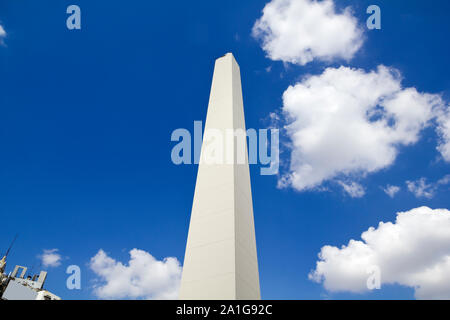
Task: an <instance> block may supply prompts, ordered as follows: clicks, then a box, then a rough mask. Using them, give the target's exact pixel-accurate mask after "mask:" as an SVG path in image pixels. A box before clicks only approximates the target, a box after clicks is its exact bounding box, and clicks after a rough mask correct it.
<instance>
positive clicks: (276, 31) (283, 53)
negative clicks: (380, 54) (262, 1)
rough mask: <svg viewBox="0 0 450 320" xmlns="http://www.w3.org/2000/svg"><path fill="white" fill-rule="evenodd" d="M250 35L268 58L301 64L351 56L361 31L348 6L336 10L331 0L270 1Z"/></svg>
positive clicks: (360, 40) (361, 39)
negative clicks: (257, 40)
mask: <svg viewBox="0 0 450 320" xmlns="http://www.w3.org/2000/svg"><path fill="white" fill-rule="evenodd" d="M252 34H253V36H254V37H255V38H257V39H259V40H260V41H261V42H262V48H263V50H264V51H265V52H266V54H267V56H268V57H269V58H270V59H272V60H281V61H283V62H290V63H294V64H299V65H305V64H307V63H308V62H311V61H313V60H314V59H318V60H324V61H330V60H333V59H336V58H341V59H346V60H349V59H351V58H352V57H353V56H354V55H355V53H356V52H357V51H358V50H359V48H360V47H361V45H362V43H363V32H362V29H361V28H360V27H359V26H358V21H357V19H356V18H355V17H354V16H353V15H352V12H351V10H350V8H347V9H345V10H343V11H342V12H337V10H336V8H335V5H334V2H333V1H332V0H323V1H315V0H272V1H271V2H270V3H268V4H267V5H266V6H265V7H264V9H263V14H262V17H261V18H260V19H259V20H257V21H256V23H255V25H254V26H253V30H252Z"/></svg>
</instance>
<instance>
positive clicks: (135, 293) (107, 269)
mask: <svg viewBox="0 0 450 320" xmlns="http://www.w3.org/2000/svg"><path fill="white" fill-rule="evenodd" d="M130 257H131V259H130V261H129V262H128V264H127V265H124V264H122V263H121V262H120V261H116V260H114V259H113V258H110V257H109V256H108V255H107V254H106V253H105V252H104V251H103V250H99V251H98V253H97V254H96V255H95V256H94V257H92V258H91V261H90V268H91V269H92V270H93V271H94V272H95V274H96V275H97V276H98V277H99V282H100V284H98V285H96V286H95V288H94V293H95V294H96V295H97V296H98V297H99V298H101V299H124V298H132V299H177V297H178V288H179V284H180V279H181V270H182V268H181V266H180V263H179V262H178V260H177V259H176V258H172V257H170V258H165V259H164V260H162V261H158V260H156V259H155V258H154V257H153V256H152V255H151V254H150V253H148V252H146V251H143V250H139V249H133V250H131V251H130Z"/></svg>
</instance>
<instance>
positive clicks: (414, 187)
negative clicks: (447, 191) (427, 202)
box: [406, 178, 436, 199]
mask: <svg viewBox="0 0 450 320" xmlns="http://www.w3.org/2000/svg"><path fill="white" fill-rule="evenodd" d="M406 186H407V187H408V190H409V191H410V192H412V193H413V194H414V195H415V196H416V197H417V198H428V199H431V198H433V196H434V192H435V191H436V187H435V186H434V185H432V184H428V183H427V179H426V178H420V179H419V180H416V181H406Z"/></svg>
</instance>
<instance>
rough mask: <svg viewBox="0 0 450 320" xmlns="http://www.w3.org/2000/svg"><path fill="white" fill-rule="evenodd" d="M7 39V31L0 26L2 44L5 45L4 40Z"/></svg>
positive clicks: (0, 41)
mask: <svg viewBox="0 0 450 320" xmlns="http://www.w3.org/2000/svg"><path fill="white" fill-rule="evenodd" d="M5 37H6V31H5V29H4V28H3V26H2V25H0V44H3V39H4V38H5Z"/></svg>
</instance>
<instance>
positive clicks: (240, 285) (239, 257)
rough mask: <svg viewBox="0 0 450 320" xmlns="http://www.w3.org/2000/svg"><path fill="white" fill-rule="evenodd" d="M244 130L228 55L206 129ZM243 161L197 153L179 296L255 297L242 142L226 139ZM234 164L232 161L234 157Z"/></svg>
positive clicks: (217, 73) (236, 77) (218, 72)
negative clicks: (207, 159) (210, 159)
mask: <svg viewBox="0 0 450 320" xmlns="http://www.w3.org/2000/svg"><path fill="white" fill-rule="evenodd" d="M210 129H213V130H216V131H217V130H220V131H221V132H224V131H226V130H230V129H232V130H236V129H238V130H239V129H241V130H244V131H245V119H244V106H243V101H242V89H241V76H240V71H239V65H238V64H237V62H236V60H235V59H234V57H233V55H232V54H231V53H227V54H226V55H225V56H223V57H221V58H219V59H217V60H216V64H215V67H214V76H213V81H212V86H211V94H210V98H209V106H208V114H207V117H206V125H205V135H206V132H208V130H210ZM231 143H232V147H233V150H234V154H233V157H236V152H237V153H239V151H236V150H237V149H238V148H240V147H242V148H245V149H244V151H245V157H244V158H245V161H244V162H242V161H241V162H239V161H231V162H226V163H216V164H210V163H208V164H206V163H204V162H203V158H204V156H205V153H206V152H208V151H206V148H207V146H206V145H207V143H206V144H205V137H204V141H203V145H202V150H201V160H200V164H199V168H198V174H197V183H196V186H195V194H194V202H193V206H192V213H191V221H190V226H189V235H188V239H187V245H186V254H185V258H184V266H183V275H182V280H181V288H180V294H179V298H180V299H183V300H199V299H204V300H222V299H224V300H234V299H239V300H246V299H248V300H257V299H260V289H259V273H258V259H257V254H256V240H255V227H254V220H253V204H252V193H251V186H250V172H249V166H248V156H247V142H246V140H244V143H238V142H237V141H236V139H231ZM235 160H236V159H235Z"/></svg>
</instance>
